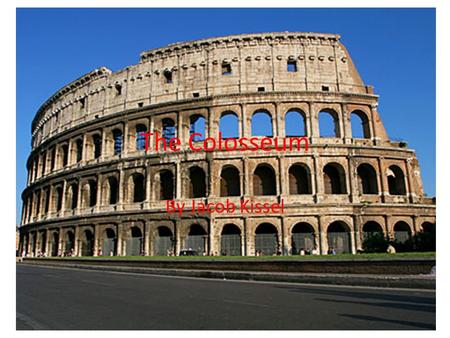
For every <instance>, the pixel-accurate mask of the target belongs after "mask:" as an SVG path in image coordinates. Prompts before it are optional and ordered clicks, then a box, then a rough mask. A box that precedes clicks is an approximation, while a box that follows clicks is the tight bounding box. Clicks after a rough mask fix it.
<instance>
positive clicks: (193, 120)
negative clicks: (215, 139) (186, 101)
mask: <svg viewBox="0 0 450 338" xmlns="http://www.w3.org/2000/svg"><path fill="white" fill-rule="evenodd" d="M189 121H190V126H189V135H190V137H192V135H193V134H194V133H195V134H201V136H200V135H195V136H193V137H192V141H194V142H199V141H203V140H204V139H205V135H206V134H205V126H206V120H205V118H204V117H203V116H202V115H198V114H196V115H192V116H191V117H190V118H189Z"/></svg>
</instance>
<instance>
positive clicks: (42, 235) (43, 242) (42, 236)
mask: <svg viewBox="0 0 450 338" xmlns="http://www.w3.org/2000/svg"><path fill="white" fill-rule="evenodd" d="M46 246H47V232H46V231H45V230H44V231H40V232H39V251H40V252H41V254H43V253H46V251H47V248H46Z"/></svg>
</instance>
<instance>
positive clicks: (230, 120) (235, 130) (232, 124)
mask: <svg viewBox="0 0 450 338" xmlns="http://www.w3.org/2000/svg"><path fill="white" fill-rule="evenodd" d="M219 131H220V132H221V133H222V138H224V139H227V138H239V117H238V115H237V114H236V113H235V112H234V111H231V110H227V111H224V112H223V113H222V114H221V115H220V120H219Z"/></svg>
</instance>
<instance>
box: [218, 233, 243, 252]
mask: <svg viewBox="0 0 450 338" xmlns="http://www.w3.org/2000/svg"><path fill="white" fill-rule="evenodd" d="M241 249H242V248H241V235H238V234H233V235H222V237H221V239H220V254H221V255H224V256H240V255H241Z"/></svg>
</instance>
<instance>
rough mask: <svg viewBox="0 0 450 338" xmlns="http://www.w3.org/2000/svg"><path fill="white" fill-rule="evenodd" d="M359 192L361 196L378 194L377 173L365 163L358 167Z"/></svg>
mask: <svg viewBox="0 0 450 338" xmlns="http://www.w3.org/2000/svg"><path fill="white" fill-rule="evenodd" d="M357 171H358V183H359V191H360V193H361V194H363V195H376V194H378V183H377V173H376V171H375V169H374V168H373V167H372V166H371V165H370V164H367V163H363V164H361V165H359V166H358V170H357Z"/></svg>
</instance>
